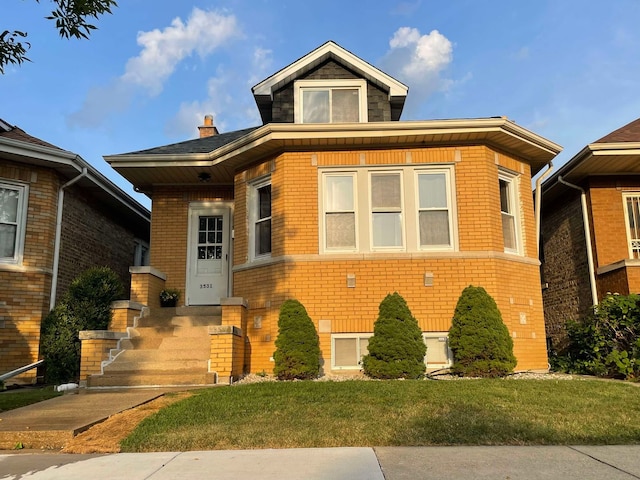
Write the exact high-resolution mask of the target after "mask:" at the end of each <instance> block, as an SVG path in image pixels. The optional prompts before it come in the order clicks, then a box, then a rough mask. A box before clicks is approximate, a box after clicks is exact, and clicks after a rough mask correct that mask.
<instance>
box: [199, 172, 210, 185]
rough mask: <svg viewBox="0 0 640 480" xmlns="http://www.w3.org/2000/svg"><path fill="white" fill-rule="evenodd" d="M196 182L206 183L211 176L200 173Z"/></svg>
mask: <svg viewBox="0 0 640 480" xmlns="http://www.w3.org/2000/svg"><path fill="white" fill-rule="evenodd" d="M198 180H200V181H201V182H202V183H207V182H208V181H210V180H211V174H210V173H207V172H200V173H199V174H198Z"/></svg>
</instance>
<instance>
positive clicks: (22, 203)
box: [0, 180, 29, 265]
mask: <svg viewBox="0 0 640 480" xmlns="http://www.w3.org/2000/svg"><path fill="white" fill-rule="evenodd" d="M0 188H7V189H11V190H18V191H19V192H20V193H19V199H18V209H17V210H18V211H17V212H16V227H17V228H16V244H15V251H14V254H13V257H2V258H0V264H11V265H22V260H23V256H24V239H25V233H26V226H27V210H28V209H27V199H28V198H29V185H27V184H24V183H18V182H11V181H6V180H2V181H0Z"/></svg>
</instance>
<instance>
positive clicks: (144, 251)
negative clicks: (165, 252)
mask: <svg viewBox="0 0 640 480" xmlns="http://www.w3.org/2000/svg"><path fill="white" fill-rule="evenodd" d="M147 265H149V244H148V243H147V242H145V241H143V240H138V239H136V240H135V241H134V247H133V266H134V267H140V266H147Z"/></svg>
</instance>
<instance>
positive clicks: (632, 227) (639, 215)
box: [623, 194, 640, 258]
mask: <svg viewBox="0 0 640 480" xmlns="http://www.w3.org/2000/svg"><path fill="white" fill-rule="evenodd" d="M623 198H624V204H625V208H626V211H627V215H626V219H625V220H626V224H627V239H628V241H629V258H640V194H625V195H624V196H623Z"/></svg>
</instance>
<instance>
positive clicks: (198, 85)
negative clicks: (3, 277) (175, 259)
mask: <svg viewBox="0 0 640 480" xmlns="http://www.w3.org/2000/svg"><path fill="white" fill-rule="evenodd" d="M119 4H120V5H119V6H118V8H115V9H114V11H113V15H107V16H105V17H101V18H100V19H99V20H98V21H97V22H95V24H96V26H97V27H98V30H96V31H94V33H93V34H92V35H91V38H90V40H82V41H80V40H63V39H60V38H59V37H58V34H57V31H56V30H55V28H54V25H53V22H51V21H48V20H45V19H44V17H45V16H46V15H47V14H48V13H49V11H50V10H51V7H52V5H53V4H52V3H50V2H48V1H46V0H43V1H41V2H40V3H37V2H36V1H35V0H4V1H3V12H2V21H1V22H0V23H2V25H0V29H1V30H4V29H10V30H14V29H18V30H25V31H27V32H28V33H29V37H28V40H29V41H30V42H31V43H32V48H31V50H30V52H29V57H30V58H31V60H32V61H33V62H32V63H25V64H23V65H22V66H17V67H14V66H9V67H8V68H7V69H6V71H5V75H3V76H0V118H2V119H3V120H5V121H6V122H8V123H10V124H13V125H18V126H19V127H21V128H23V129H24V130H26V131H27V132H28V133H30V134H32V135H35V136H36V137H40V138H42V139H44V140H46V141H49V142H50V143H53V144H55V145H58V146H60V147H61V148H64V149H66V150H70V151H73V152H75V153H77V154H79V155H81V156H82V157H83V158H84V159H85V160H87V161H88V162H90V163H91V164H92V165H94V166H95V167H96V168H98V169H99V170H100V171H102V172H103V173H104V174H105V175H107V176H108V177H109V178H110V179H111V180H113V181H114V182H116V183H117V184H118V185H119V186H121V187H122V188H123V189H124V190H125V191H127V192H128V193H130V194H131V195H132V196H134V197H135V198H136V199H137V200H139V201H140V202H142V203H143V204H144V205H146V206H149V205H150V202H149V200H148V199H147V198H146V197H144V196H141V195H139V194H136V193H134V192H133V190H132V188H131V186H130V185H129V184H128V183H127V182H126V181H125V180H123V179H122V178H121V177H119V175H118V174H117V173H116V172H114V171H113V170H112V169H111V168H110V167H109V166H108V164H107V163H106V162H105V161H104V160H103V159H102V156H103V155H109V154H116V153H124V152H130V151H135V150H140V149H144V148H150V147H155V146H160V145H165V144H168V143H174V142H179V141H182V140H187V139H190V138H195V137H196V136H197V126H198V125H200V124H202V120H203V116H204V115H205V114H212V115H214V118H215V123H216V125H217V126H218V128H219V129H220V131H221V132H227V131H231V130H236V129H240V128H246V127H250V126H255V125H259V123H260V122H259V116H258V111H257V108H256V107H255V103H254V101H253V97H252V96H251V87H252V86H253V85H255V84H256V83H258V82H259V81H260V80H263V79H264V78H266V77H267V76H269V75H270V74H272V73H274V72H276V71H277V70H279V69H280V68H282V67H284V66H286V65H288V64H290V63H291V62H293V61H295V60H296V59H298V58H300V57H301V56H303V55H305V54H306V53H308V52H309V51H311V50H313V49H314V48H316V47H318V46H319V45H321V44H323V43H324V42H326V41H327V40H334V41H335V42H337V43H338V44H340V45H341V46H342V47H344V48H346V49H347V50H349V51H351V52H352V53H354V54H355V55H357V56H359V57H360V58H362V59H364V60H366V61H368V62H369V63H372V64H373V65H375V66H377V67H379V68H381V69H382V70H384V71H385V72H386V73H388V74H390V75H392V76H394V77H395V78H397V79H398V80H400V81H402V82H404V83H405V84H407V85H408V86H409V89H410V90H409V97H408V99H407V103H406V106H405V110H404V113H403V116H402V120H418V119H420V120H422V119H443V118H476V117H490V116H507V117H509V118H510V119H512V120H513V121H515V122H516V123H518V124H519V125H522V126H523V127H525V128H528V129H530V130H533V131H534V132H536V133H538V134H540V135H542V136H544V137H546V138H548V139H549V140H552V141H554V142H556V143H559V144H560V145H562V146H563V147H564V151H563V153H561V154H560V156H559V157H558V158H557V161H556V162H554V163H555V165H556V166H560V165H561V164H563V163H564V162H566V161H567V160H569V159H570V158H571V157H572V156H573V155H575V154H576V153H577V152H578V151H579V150H580V149H581V148H582V147H584V146H585V145H586V144H588V143H591V142H593V141H595V140H597V139H598V138H600V137H602V136H604V135H605V134H607V133H609V132H610V131H612V130H614V129H616V128H618V127H620V126H622V125H624V124H626V123H628V122H630V121H632V120H634V119H636V118H638V117H640V88H639V86H640V29H638V23H639V21H640V2H639V1H638V0H611V1H604V0H602V1H595V0H561V1H559V0H550V1H547V0H536V1H513V0H509V1H503V0H491V1H478V0H464V1H463V0H448V1H442V0H441V1H435V0H414V1H411V0H410V1H387V2H371V1H366V2H365V1H358V0H355V1H344V0H343V1H340V2H338V1H333V0H326V1H324V2H313V3H311V2H305V1H301V0H295V1H293V0H220V1H207V0H204V1H194V2H187V1H176V0H171V1H169V0H120V1H119Z"/></svg>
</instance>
